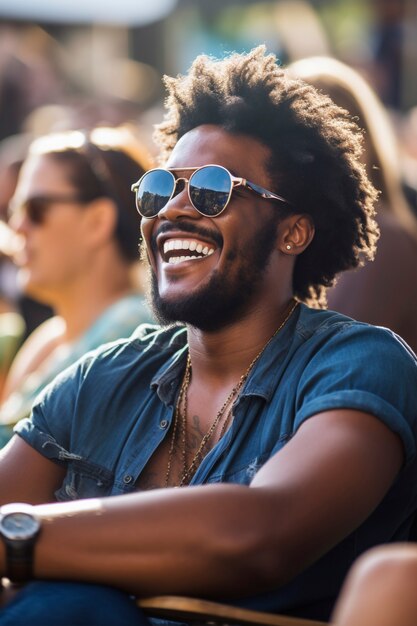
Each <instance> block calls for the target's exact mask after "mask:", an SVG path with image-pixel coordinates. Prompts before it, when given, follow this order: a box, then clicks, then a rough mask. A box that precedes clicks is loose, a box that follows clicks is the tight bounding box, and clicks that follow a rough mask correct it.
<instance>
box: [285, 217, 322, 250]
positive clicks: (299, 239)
mask: <svg viewBox="0 0 417 626" xmlns="http://www.w3.org/2000/svg"><path fill="white" fill-rule="evenodd" d="M313 237H314V222H313V219H312V217H311V216H310V215H307V213H303V214H301V215H290V216H288V217H286V218H284V219H283V220H282V222H281V223H280V225H279V237H278V249H279V251H280V252H282V253H283V254H287V255H298V254H301V253H302V252H304V250H305V249H306V248H307V247H308V246H309V245H310V243H311V241H312V239H313Z"/></svg>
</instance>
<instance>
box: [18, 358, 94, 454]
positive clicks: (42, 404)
mask: <svg viewBox="0 0 417 626" xmlns="http://www.w3.org/2000/svg"><path fill="white" fill-rule="evenodd" d="M82 376H83V372H82V362H78V363H76V364H74V365H72V366H70V367H69V368H67V369H66V370H64V371H63V372H62V373H61V374H59V375H58V376H57V377H56V378H55V380H54V381H53V382H52V383H50V384H49V385H47V386H46V387H45V389H44V390H43V391H42V392H41V393H40V394H39V396H38V398H37V400H36V401H35V404H34V405H33V407H32V412H31V415H30V416H29V417H28V418H24V419H22V420H20V421H19V422H18V423H17V424H16V426H15V427H14V429H13V430H14V432H15V433H16V434H17V435H18V436H19V437H21V438H22V439H23V440H24V441H25V442H26V443H27V444H29V445H30V446H31V447H32V448H34V449H35V450H36V451H37V452H39V453H40V454H42V455H43V456H45V457H47V458H49V459H52V460H54V461H56V462H58V463H60V462H63V461H64V460H68V457H67V454H68V453H67V450H68V449H69V445H70V444H69V437H70V433H71V430H72V427H71V424H72V419H73V415H74V408H75V406H76V401H77V394H78V389H79V384H80V379H82Z"/></svg>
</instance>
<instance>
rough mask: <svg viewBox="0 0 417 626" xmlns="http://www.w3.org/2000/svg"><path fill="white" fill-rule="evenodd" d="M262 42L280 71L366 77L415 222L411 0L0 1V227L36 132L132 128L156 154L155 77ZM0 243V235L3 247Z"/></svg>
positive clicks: (416, 54) (416, 4) (415, 44)
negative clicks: (327, 60)
mask: <svg viewBox="0 0 417 626" xmlns="http://www.w3.org/2000/svg"><path fill="white" fill-rule="evenodd" d="M259 43H265V44H266V45H267V47H268V49H269V50H271V51H273V52H275V53H276V55H277V57H278V59H279V60H280V62H281V63H282V64H283V65H286V64H289V63H291V62H293V61H296V60H297V59H301V58H303V57H309V56H317V55H321V56H323V55H326V56H332V57H335V58H337V59H339V60H341V61H343V62H345V63H346V64H348V65H349V66H351V67H353V68H354V69H356V70H357V71H359V72H360V73H361V74H362V76H364V78H365V79H366V80H367V81H369V83H370V84H371V85H372V87H373V88H374V89H375V90H376V92H377V94H378V95H379V96H380V98H381V100H382V102H383V104H384V105H385V107H386V109H387V111H388V113H389V116H390V118H391V120H392V122H393V125H394V129H395V132H396V135H397V137H398V139H399V142H400V144H399V145H400V157H399V158H400V164H399V166H400V169H401V177H402V184H403V188H404V192H405V194H406V197H407V199H408V201H409V203H410V207H411V209H412V211H413V212H414V213H415V214H416V215H417V208H416V207H417V202H416V198H417V191H416V189H417V80H416V69H415V68H416V67H417V0H269V1H268V0H267V1H256V0H118V1H117V2H111V3H110V2H102V1H101V0H59V1H58V2H57V1H55V2H54V1H53V0H0V217H1V220H3V221H4V222H5V221H6V220H7V205H8V202H9V199H10V193H11V191H12V186H13V176H11V173H13V163H14V162H20V161H21V158H22V157H23V156H24V153H25V149H26V147H27V146H28V144H29V143H30V141H31V140H32V139H33V138H34V137H36V136H38V135H42V134H45V133H47V132H50V131H57V130H59V131H60V130H65V129H71V128H84V129H88V128H92V127H94V126H96V125H98V124H101V125H103V124H104V125H107V126H117V125H120V124H123V123H131V124H132V125H133V127H134V128H135V129H136V130H137V132H138V133H139V134H140V137H141V140H142V141H144V142H146V144H147V146H148V149H149V151H150V153H151V154H155V147H154V145H153V143H152V127H153V124H154V123H156V122H158V121H160V120H161V116H162V102H163V97H164V92H163V87H162V81H161V77H162V76H163V75H164V74H168V75H175V74H177V73H182V72H185V71H186V70H187V68H188V67H189V65H190V63H191V62H192V60H193V59H194V57H195V56H196V55H197V54H199V53H203V52H204V53H208V54H213V55H215V56H221V55H223V54H224V53H225V52H229V51H232V50H236V51H246V50H249V49H251V48H252V47H253V46H255V45H257V44H259ZM0 226H1V221H0ZM5 238H7V234H5V235H4V236H3V241H2V232H1V229H0V248H2V249H3V250H5V249H6V251H7V242H5ZM8 280H9V281H10V278H8V276H7V275H5V276H2V273H1V267H0V292H3V293H7V292H8V291H10V290H12V291H13V289H14V287H15V286H14V285H13V284H7V281H8ZM41 317H42V316H41ZM36 323H37V320H36V319H35V320H34V324H35V325H36Z"/></svg>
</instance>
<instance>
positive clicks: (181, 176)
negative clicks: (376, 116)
mask: <svg viewBox="0 0 417 626" xmlns="http://www.w3.org/2000/svg"><path fill="white" fill-rule="evenodd" d="M168 87H169V91H170V95H169V99H168V101H167V106H168V115H167V118H166V119H165V121H164V123H163V124H161V125H160V127H159V130H158V138H159V142H160V145H161V148H162V157H161V159H162V161H161V162H162V163H163V167H161V168H157V169H154V170H151V171H149V172H147V173H145V174H144V176H143V177H142V178H141V179H140V180H139V181H138V182H137V183H135V184H134V185H133V191H134V192H135V197H136V204H137V208H138V211H139V212H140V214H141V215H142V234H143V256H144V258H145V259H146V260H147V261H148V264H149V274H150V294H151V300H152V304H153V307H154V310H155V314H156V315H157V316H158V318H159V320H160V322H161V327H157V328H155V327H152V328H151V327H145V326H143V327H140V328H139V329H138V330H137V332H136V333H135V335H134V336H133V337H131V338H130V339H127V340H122V341H119V342H117V343H114V344H108V345H106V346H104V347H103V348H102V349H100V350H98V351H96V352H94V353H91V354H89V355H87V356H86V357H85V358H84V359H83V360H82V361H80V362H79V363H78V364H76V365H75V366H73V367H72V368H70V369H68V370H66V371H65V372H63V374H62V375H61V376H60V377H59V378H58V379H56V381H55V382H54V383H53V384H52V385H51V386H50V387H49V388H48V389H47V391H46V392H45V393H44V394H43V395H42V396H41V397H40V398H39V399H38V401H37V403H36V405H35V406H34V408H33V412H32V415H31V417H30V418H29V419H28V420H25V421H22V422H20V423H19V424H18V425H17V427H16V429H15V431H16V434H15V437H14V439H13V440H12V441H11V442H10V444H9V445H8V447H7V448H6V449H4V450H3V451H2V459H1V461H0V468H1V471H0V497H1V501H2V502H3V503H13V502H26V503H29V504H30V505H34V506H29V507H24V506H22V505H18V504H12V505H10V506H9V507H8V508H6V507H3V508H2V509H1V513H2V518H1V522H0V533H1V536H2V538H3V544H4V548H2V550H1V551H0V573H1V574H2V575H4V576H8V577H9V578H11V579H12V580H15V581H20V582H27V581H31V580H32V579H38V580H35V582H30V583H29V584H28V585H27V586H26V587H25V588H24V590H23V591H22V592H20V593H19V594H18V595H17V596H16V598H15V600H14V601H13V602H12V603H10V604H9V605H8V606H7V607H6V608H5V609H4V611H3V613H2V614H0V624H21V623H27V622H26V621H25V620H27V621H29V622H30V624H31V625H32V626H33V625H37V624H42V626H45V625H47V624H53V625H54V626H59V625H61V626H62V625H64V624H68V623H71V624H88V625H89V626H91V625H93V624H94V625H100V626H103V625H105V624H112V625H114V624H118V625H120V624H126V625H128V624H129V625H136V626H137V625H139V624H147V623H148V621H147V620H146V619H145V617H144V616H143V615H142V614H141V613H140V611H139V609H137V608H136V605H135V603H134V600H133V599H132V597H131V594H134V595H138V596H141V595H149V594H167V593H168V594H187V595H194V596H202V597H205V598H215V599H216V598H217V599H222V600H223V601H225V600H227V601H230V602H234V603H236V604H239V605H242V606H250V607H253V608H256V609H259V610H265V611H272V612H279V613H289V614H295V615H302V616H306V617H310V618H316V619H328V617H329V615H330V612H331V609H332V606H333V603H334V600H335V598H336V595H337V593H338V590H339V588H340V586H341V583H342V581H343V578H344V576H345V574H346V572H347V570H348V568H349V566H350V565H351V563H352V562H353V560H354V559H355V557H356V556H357V555H358V554H359V553H360V552H363V551H364V550H365V549H367V548H368V547H371V546H372V545H375V544H377V543H381V542H391V541H402V540H406V539H407V538H408V536H409V532H410V528H411V524H412V521H413V518H414V514H415V510H416V507H417V481H416V479H415V475H416V463H417V462H416V424H415V422H416V406H417V397H416V396H417V367H416V360H415V357H414V356H413V354H412V353H411V352H410V351H409V350H408V349H407V347H406V346H405V345H404V344H403V342H402V341H401V340H400V339H399V338H398V337H396V336H395V335H393V334H392V333H391V332H390V331H389V330H386V329H379V328H375V327H372V326H369V325H367V324H361V323H357V322H355V321H353V320H351V319H350V318H347V317H344V316H341V315H339V314H338V313H335V312H331V311H326V310H325V308H324V304H325V289H326V287H328V286H329V285H330V284H331V283H332V281H333V280H334V278H335V276H336V275H337V273H338V272H340V271H343V270H346V269H349V268H354V267H356V266H358V265H359V264H360V262H361V260H362V259H363V258H364V257H366V256H368V257H371V256H372V254H373V252H374V247H375V241H376V238H377V229H376V226H375V223H374V222H373V218H372V215H373V203H374V201H375V198H376V192H375V190H374V189H373V187H372V186H371V185H370V183H369V181H368V179H367V178H366V174H365V171H364V168H363V166H362V165H361V164H360V160H359V156H360V151H361V135H360V132H359V130H358V129H357V127H356V126H355V124H354V123H353V122H352V121H351V120H350V119H349V117H348V116H347V114H346V112H344V111H342V110H340V109H339V108H337V107H336V106H335V105H333V103H332V102H331V101H330V100H329V99H328V98H327V97H325V96H323V95H320V94H318V93H317V92H316V91H315V90H314V89H313V88H312V87H310V86H307V85H305V84H303V83H302V82H300V81H298V80H294V79H290V78H289V77H288V76H287V75H286V72H285V70H282V69H280V68H279V67H278V66H277V64H276V59H275V58H274V57H273V56H272V55H267V54H266V53H265V50H264V49H263V48H262V47H260V48H257V49H255V50H254V51H252V52H251V53H249V54H247V55H232V56H230V57H227V58H225V59H223V60H220V61H215V60H212V59H209V58H207V57H199V58H198V59H197V60H196V61H195V63H194V64H193V66H192V68H191V69H190V72H189V73H188V75H187V76H185V77H179V78H177V79H175V80H174V79H170V80H169V82H168ZM23 468H24V471H23ZM176 487H180V489H178V488H176ZM109 496H117V497H109ZM54 500H58V501H59V502H57V503H53V504H50V503H52V502H53V501H54ZM22 536H23V537H24V538H23V539H22ZM55 581H59V582H55ZM28 616H30V619H29V617H28ZM19 620H20V621H19ZM48 620H49V621H48ZM151 623H153V622H152V621H151Z"/></svg>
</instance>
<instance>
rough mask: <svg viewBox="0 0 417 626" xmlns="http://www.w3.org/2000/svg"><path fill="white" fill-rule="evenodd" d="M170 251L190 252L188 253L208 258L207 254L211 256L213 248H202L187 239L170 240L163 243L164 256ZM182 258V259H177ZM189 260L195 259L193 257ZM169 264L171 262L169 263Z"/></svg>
mask: <svg viewBox="0 0 417 626" xmlns="http://www.w3.org/2000/svg"><path fill="white" fill-rule="evenodd" d="M171 250H190V252H194V251H196V252H197V254H200V255H202V256H208V255H209V254H213V252H214V248H209V246H208V245H206V246H204V245H202V244H201V243H198V242H197V241H194V240H191V241H190V240H189V239H184V240H183V239H170V240H169V241H166V242H165V243H164V254H165V255H167V254H168V252H170V251H171ZM177 258H183V257H177ZM184 258H185V257H184ZM187 258H188V257H187ZM191 258H197V257H195V256H193V257H191ZM170 262H171V261H170Z"/></svg>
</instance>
